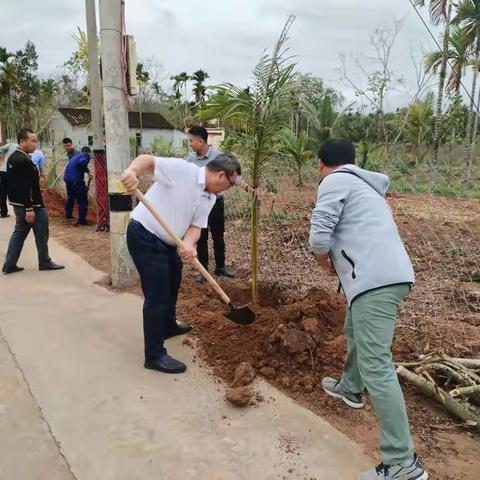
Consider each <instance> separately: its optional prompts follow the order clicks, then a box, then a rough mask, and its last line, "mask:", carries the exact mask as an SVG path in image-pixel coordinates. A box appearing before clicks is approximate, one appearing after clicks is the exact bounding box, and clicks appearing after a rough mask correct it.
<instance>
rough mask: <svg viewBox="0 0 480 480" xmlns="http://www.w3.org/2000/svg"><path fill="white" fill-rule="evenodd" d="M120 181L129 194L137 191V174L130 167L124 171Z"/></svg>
mask: <svg viewBox="0 0 480 480" xmlns="http://www.w3.org/2000/svg"><path fill="white" fill-rule="evenodd" d="M120 181H121V182H122V184H123V186H124V187H125V188H126V190H127V192H128V193H129V194H133V193H135V190H136V189H137V188H138V178H137V174H136V173H135V172H134V171H133V170H130V169H128V168H127V170H125V171H124V172H123V173H122V176H121V177H120Z"/></svg>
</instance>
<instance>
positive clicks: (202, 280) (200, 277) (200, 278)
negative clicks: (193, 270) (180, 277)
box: [195, 275, 206, 285]
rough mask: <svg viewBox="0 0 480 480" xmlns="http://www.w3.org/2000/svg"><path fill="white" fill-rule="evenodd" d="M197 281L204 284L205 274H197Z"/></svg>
mask: <svg viewBox="0 0 480 480" xmlns="http://www.w3.org/2000/svg"><path fill="white" fill-rule="evenodd" d="M195 281H196V282H197V283H199V284H200V285H203V284H204V283H205V282H206V280H205V277H204V276H203V275H197V276H196V277H195Z"/></svg>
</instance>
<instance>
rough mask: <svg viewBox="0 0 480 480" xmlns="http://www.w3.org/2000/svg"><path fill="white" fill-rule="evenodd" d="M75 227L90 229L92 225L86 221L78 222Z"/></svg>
mask: <svg viewBox="0 0 480 480" xmlns="http://www.w3.org/2000/svg"><path fill="white" fill-rule="evenodd" d="M75 225H77V227H79V226H80V227H90V226H91V225H92V224H91V223H90V222H87V221H86V220H85V221H84V222H77V223H76V224H75Z"/></svg>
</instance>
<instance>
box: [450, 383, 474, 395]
mask: <svg viewBox="0 0 480 480" xmlns="http://www.w3.org/2000/svg"><path fill="white" fill-rule="evenodd" d="M475 393H480V385H471V386H470V387H463V388H456V389H455V390H452V391H451V392H450V395H451V396H452V397H466V396H467V397H468V396H470V395H473V394H475Z"/></svg>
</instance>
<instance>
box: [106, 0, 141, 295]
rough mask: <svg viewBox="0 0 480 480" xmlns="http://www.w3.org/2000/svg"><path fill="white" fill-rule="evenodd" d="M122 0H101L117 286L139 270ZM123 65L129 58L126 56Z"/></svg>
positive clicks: (114, 282)
mask: <svg viewBox="0 0 480 480" xmlns="http://www.w3.org/2000/svg"><path fill="white" fill-rule="evenodd" d="M123 6H124V1H123V0H100V34H101V46H102V48H101V50H102V72H103V97H104V108H105V135H106V141H107V159H108V162H107V169H108V192H109V205H110V239H111V260H112V267H111V279H112V285H113V286H114V287H125V286H130V285H134V284H135V283H136V280H137V274H136V271H135V267H134V265H133V262H132V259H131V258H130V255H129V253H128V250H127V244H126V238H125V232H126V229H127V225H128V222H129V215H130V211H131V209H132V197H131V196H130V195H128V194H127V192H126V191H125V188H124V187H123V185H122V184H121V182H120V175H121V174H122V172H123V171H124V170H125V169H126V168H127V167H128V165H129V164H130V143H129V129H128V111H127V98H126V96H125V93H124V84H125V83H124V78H123V77H124V76H125V75H126V72H125V71H124V69H123V68H122V54H123V51H124V49H123V48H122V46H123V43H122V42H123V33H122V32H123V22H122V20H121V18H122V13H123ZM124 62H125V63H124V65H125V64H126V59H124Z"/></svg>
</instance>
